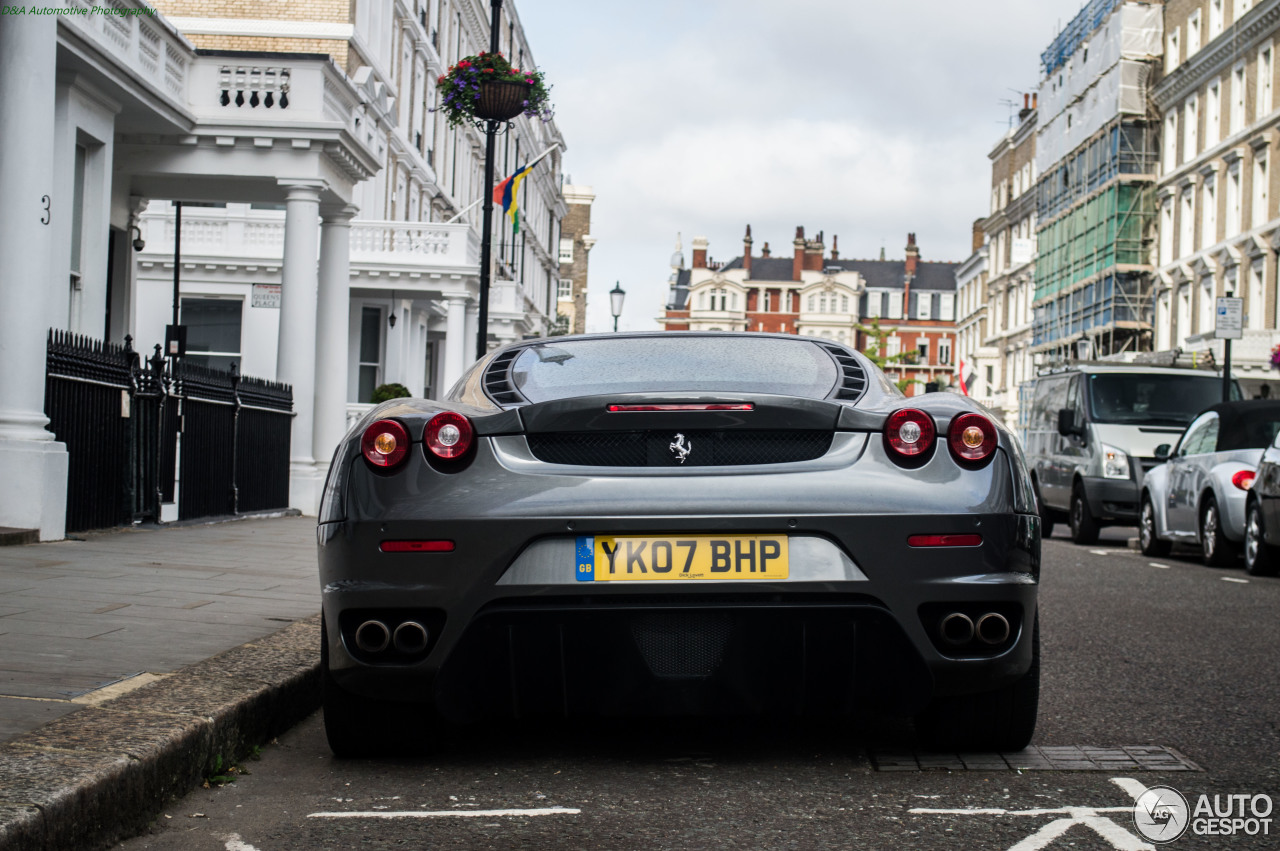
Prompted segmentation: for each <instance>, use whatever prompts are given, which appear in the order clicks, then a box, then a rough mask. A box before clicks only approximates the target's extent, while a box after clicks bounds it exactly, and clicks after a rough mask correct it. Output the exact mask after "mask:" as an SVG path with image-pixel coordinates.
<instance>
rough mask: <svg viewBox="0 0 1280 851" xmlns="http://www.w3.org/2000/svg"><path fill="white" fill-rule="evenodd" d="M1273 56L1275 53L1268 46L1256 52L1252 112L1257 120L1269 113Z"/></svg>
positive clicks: (1273, 72)
mask: <svg viewBox="0 0 1280 851" xmlns="http://www.w3.org/2000/svg"><path fill="white" fill-rule="evenodd" d="M1274 56H1275V52H1274V51H1273V50H1272V47H1271V45H1269V44H1268V45H1266V46H1265V47H1263V48H1262V49H1261V50H1259V51H1258V85H1257V92H1256V94H1255V100H1254V112H1255V113H1256V117H1257V118H1258V119H1261V118H1262V117H1263V116H1265V115H1268V114H1270V112H1271V83H1272V78H1273V77H1274V74H1275V66H1274V61H1273V57H1274Z"/></svg>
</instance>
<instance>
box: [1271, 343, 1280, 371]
mask: <svg viewBox="0 0 1280 851" xmlns="http://www.w3.org/2000/svg"><path fill="white" fill-rule="evenodd" d="M1271 368H1272V369H1275V370H1280V343H1277V344H1276V345H1275V346H1272V347H1271Z"/></svg>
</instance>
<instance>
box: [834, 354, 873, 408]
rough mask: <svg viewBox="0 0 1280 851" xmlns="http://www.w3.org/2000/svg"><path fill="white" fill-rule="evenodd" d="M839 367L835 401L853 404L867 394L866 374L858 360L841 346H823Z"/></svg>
mask: <svg viewBox="0 0 1280 851" xmlns="http://www.w3.org/2000/svg"><path fill="white" fill-rule="evenodd" d="M823 348H824V349H826V350H827V352H828V353H829V354H830V355H831V357H833V358H835V360H836V363H838V364H839V365H840V388H839V389H838V390H837V391H836V393H835V397H834V398H836V399H847V400H848V401H851V402H854V401H857V400H858V399H861V398H862V394H863V393H865V392H867V373H866V371H865V370H864V369H863V368H862V364H860V363H858V359H857V358H855V357H854V356H853V355H851V354H850V353H849V352H848V350H847V349H845V348H843V347H841V346H823Z"/></svg>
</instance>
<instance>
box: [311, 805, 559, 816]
mask: <svg viewBox="0 0 1280 851" xmlns="http://www.w3.org/2000/svg"><path fill="white" fill-rule="evenodd" d="M581 812H582V810H575V809H571V808H569V807H544V808H542V809H537V810H435V811H429V810H405V811H403V812H385V811H381V810H380V811H377V812H352V813H311V814H309V815H308V816H307V818H382V819H389V818H481V817H483V818H495V817H497V816H576V815H578V814H579V813H581Z"/></svg>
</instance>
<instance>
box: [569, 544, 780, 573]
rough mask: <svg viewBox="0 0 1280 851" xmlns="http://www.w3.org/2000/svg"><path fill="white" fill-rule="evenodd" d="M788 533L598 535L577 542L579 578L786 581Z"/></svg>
mask: <svg viewBox="0 0 1280 851" xmlns="http://www.w3.org/2000/svg"><path fill="white" fill-rule="evenodd" d="M787 570H788V564H787V536H786V535H669V536H661V537H659V536H647V535H646V536H639V535H619V536H607V535H597V536H595V537H580V538H578V540H577V576H578V581H579V582H638V581H644V580H646V579H711V580H735V579H757V580H760V579H786V578H787Z"/></svg>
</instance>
